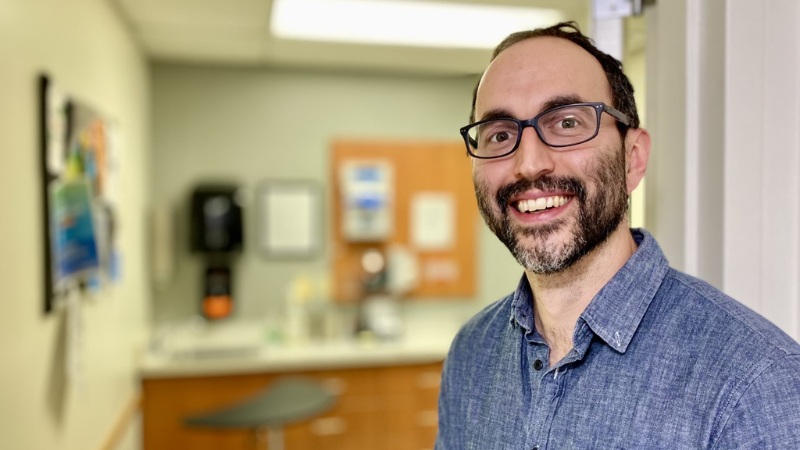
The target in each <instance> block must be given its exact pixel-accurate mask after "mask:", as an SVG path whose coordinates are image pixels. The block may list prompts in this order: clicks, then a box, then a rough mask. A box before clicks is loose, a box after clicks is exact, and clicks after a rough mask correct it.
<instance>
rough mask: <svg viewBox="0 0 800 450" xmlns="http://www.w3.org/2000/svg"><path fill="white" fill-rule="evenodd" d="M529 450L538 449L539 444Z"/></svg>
mask: <svg viewBox="0 0 800 450" xmlns="http://www.w3.org/2000/svg"><path fill="white" fill-rule="evenodd" d="M531 450H539V446H538V445H537V446H536V447H533V448H532V449H531Z"/></svg>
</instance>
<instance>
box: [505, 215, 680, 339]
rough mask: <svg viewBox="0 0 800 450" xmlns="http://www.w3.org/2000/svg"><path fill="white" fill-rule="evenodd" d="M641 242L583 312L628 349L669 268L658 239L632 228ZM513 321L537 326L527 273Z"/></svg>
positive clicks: (601, 332) (599, 330) (592, 323)
mask: <svg viewBox="0 0 800 450" xmlns="http://www.w3.org/2000/svg"><path fill="white" fill-rule="evenodd" d="M631 235H632V236H633V239H634V240H635V241H636V244H637V245H638V246H639V247H638V249H637V250H636V251H635V252H634V253H633V255H632V256H631V257H630V258H629V259H628V261H627V262H626V263H625V265H623V266H622V268H621V269H620V270H619V271H618V272H617V273H616V274H615V275H614V276H613V277H612V278H611V280H609V282H608V283H606V285H605V286H603V288H602V289H601V290H600V292H598V293H597V295H596V296H595V297H594V299H592V301H591V303H589V306H588V307H587V308H586V310H584V311H583V313H582V314H581V316H580V319H579V324H578V326H576V329H578V328H579V327H580V321H581V320H582V321H583V322H585V323H586V324H587V325H588V326H589V328H591V330H592V331H593V332H594V333H595V334H596V335H597V336H599V337H600V338H601V339H602V340H603V341H604V342H605V343H606V344H608V345H609V346H610V347H612V348H613V349H614V350H616V351H618V352H620V353H625V351H626V350H627V348H628V344H630V342H631V339H633V335H634V334H635V333H636V329H637V328H639V324H640V323H641V321H642V318H643V317H644V313H645V311H647V307H648V306H649V305H650V301H651V300H652V299H653V297H654V296H655V294H656V291H658V288H659V286H661V282H662V281H663V279H664V277H665V276H666V274H667V271H668V270H669V262H668V261H667V259H666V257H665V256H664V253H663V252H662V251H661V247H659V245H658V243H657V242H656V240H655V239H654V238H653V236H651V235H650V233H648V232H647V231H645V230H643V229H632V230H631ZM511 322H512V324H513V323H516V324H518V325H520V326H521V327H522V328H524V329H525V330H526V333H525V334H529V333H531V332H532V331H533V330H534V320H533V295H532V294H531V288H530V284H528V278H527V277H526V276H525V275H523V276H522V279H521V280H520V282H519V285H518V286H517V290H516V291H515V292H514V299H513V301H512V303H511Z"/></svg>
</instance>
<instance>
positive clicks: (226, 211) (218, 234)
mask: <svg viewBox="0 0 800 450" xmlns="http://www.w3.org/2000/svg"><path fill="white" fill-rule="evenodd" d="M238 192H239V188H237V187H236V186H231V185H203V186H198V187H197V188H195V190H194V192H192V232H191V238H192V251H195V252H205V253H230V252H237V251H241V249H242V209H241V205H240V204H239V203H240V202H239V194H238Z"/></svg>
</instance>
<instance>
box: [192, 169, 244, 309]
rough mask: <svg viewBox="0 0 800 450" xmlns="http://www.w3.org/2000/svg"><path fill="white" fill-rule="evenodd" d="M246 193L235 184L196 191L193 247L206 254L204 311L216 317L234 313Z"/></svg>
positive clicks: (194, 196) (194, 197)
mask: <svg viewBox="0 0 800 450" xmlns="http://www.w3.org/2000/svg"><path fill="white" fill-rule="evenodd" d="M241 203H242V196H241V190H240V189H239V188H238V187H237V186H233V185H201V186H197V187H196V188H195V189H194V191H193V192H192V199H191V233H190V236H191V249H192V251H193V252H195V253H200V254H203V255H205V260H206V269H205V271H204V281H203V284H204V286H205V289H204V291H205V293H204V296H203V299H202V302H201V308H200V309H201V311H202V313H203V315H204V316H205V317H206V318H208V319H212V320H216V319H222V318H225V317H228V316H230V315H231V313H232V312H233V310H234V307H233V296H232V292H231V291H232V289H231V286H232V282H231V280H232V270H231V262H232V260H233V256H234V255H235V254H237V253H240V252H241V250H242V241H243V234H244V233H243V230H242V224H243V220H242V204H241Z"/></svg>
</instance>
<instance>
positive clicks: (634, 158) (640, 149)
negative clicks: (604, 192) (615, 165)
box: [625, 128, 650, 195]
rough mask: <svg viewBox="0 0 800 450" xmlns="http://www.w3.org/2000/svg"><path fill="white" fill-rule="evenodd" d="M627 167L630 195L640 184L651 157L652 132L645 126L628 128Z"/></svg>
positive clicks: (626, 142) (626, 139)
mask: <svg viewBox="0 0 800 450" xmlns="http://www.w3.org/2000/svg"><path fill="white" fill-rule="evenodd" d="M625 148H626V152H625V168H626V173H625V175H626V181H627V186H628V195H630V194H631V192H633V190H634V189H636V187H637V186H639V182H641V181H642V178H644V172H645V170H647V160H648V159H649V158H650V133H648V132H647V130H645V129H644V128H636V129H630V130H628V134H627V136H625Z"/></svg>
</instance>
